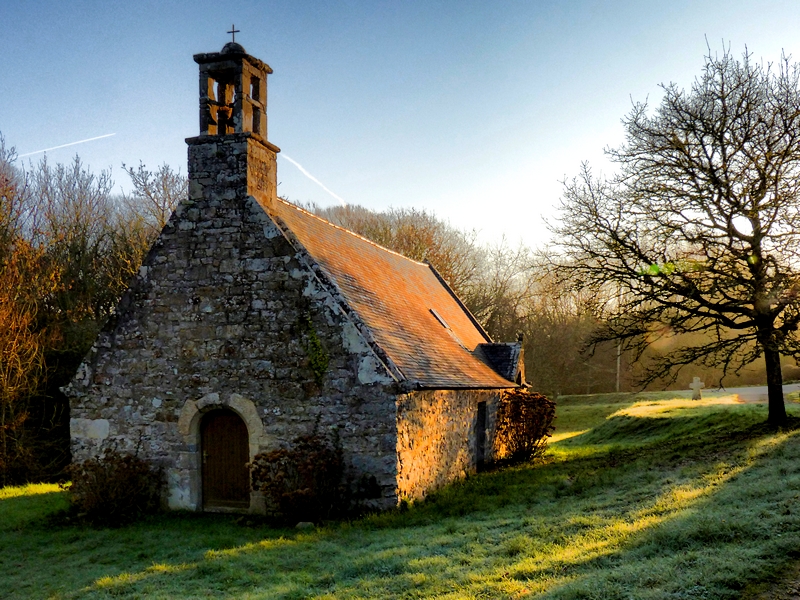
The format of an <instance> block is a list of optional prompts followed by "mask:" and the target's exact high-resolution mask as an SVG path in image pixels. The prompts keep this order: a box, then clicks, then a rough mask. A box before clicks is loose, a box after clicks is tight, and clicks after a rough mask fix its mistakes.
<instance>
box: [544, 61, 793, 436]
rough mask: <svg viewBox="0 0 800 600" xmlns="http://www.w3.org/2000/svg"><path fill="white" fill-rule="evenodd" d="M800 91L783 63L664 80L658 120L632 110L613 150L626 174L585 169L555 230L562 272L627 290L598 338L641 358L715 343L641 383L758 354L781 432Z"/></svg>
mask: <svg viewBox="0 0 800 600" xmlns="http://www.w3.org/2000/svg"><path fill="white" fill-rule="evenodd" d="M799 82H800V69H798V65H797V64H791V63H790V61H789V59H788V58H786V57H784V58H782V60H781V61H780V63H779V64H778V65H777V66H773V65H767V66H764V65H761V64H757V63H754V62H753V61H752V59H751V56H750V55H749V54H747V53H745V54H744V56H743V57H742V59H741V60H737V59H736V58H735V57H734V56H732V55H731V53H730V50H729V49H728V50H725V51H724V52H723V53H722V55H721V56H712V55H711V54H710V53H709V56H707V57H706V58H705V65H704V68H703V71H702V73H701V75H700V76H699V77H698V78H697V79H696V80H695V81H694V83H693V84H692V86H691V89H690V90H688V91H686V90H683V89H681V88H679V87H678V86H677V85H675V84H669V85H663V86H662V88H663V91H664V97H663V100H662V101H661V103H660V105H659V106H658V108H657V109H656V110H655V113H654V114H652V115H650V114H649V113H648V106H647V105H646V103H636V104H634V106H633V109H632V111H631V112H630V114H629V115H628V116H627V117H625V118H624V119H623V124H624V126H625V129H626V141H625V142H624V143H623V144H622V145H621V146H620V147H619V148H617V149H612V150H607V153H608V156H609V157H610V158H611V159H612V160H613V161H615V162H616V164H617V165H619V173H618V175H617V176H616V177H614V178H612V179H611V180H607V181H603V180H599V179H596V178H594V177H593V176H592V173H591V171H590V169H589V167H588V166H587V165H584V167H583V169H582V171H581V173H580V175H579V176H578V177H576V178H574V179H573V180H571V181H568V182H565V189H564V196H563V199H562V206H561V216H560V221H559V222H558V224H557V225H556V226H555V227H554V228H553V229H554V232H555V234H556V235H557V239H558V248H557V251H559V250H560V253H559V254H560V257H561V258H560V259H559V260H560V267H561V274H562V276H563V277H567V278H569V279H570V280H571V281H572V283H573V285H574V286H575V287H576V288H581V289H588V290H601V289H603V288H605V289H606V290H608V289H609V288H610V289H611V290H612V291H614V292H616V291H617V290H618V291H619V293H613V294H612V297H613V298H615V300H614V301H613V302H610V303H609V305H608V306H607V308H608V317H609V319H608V320H607V322H606V324H605V326H603V327H602V328H600V329H599V330H598V331H596V333H595V334H594V336H593V338H592V340H593V341H594V342H601V341H604V340H614V339H619V340H622V341H623V346H624V348H625V349H627V350H631V351H633V353H634V356H641V353H642V352H643V351H644V349H645V348H647V347H648V345H650V344H651V343H652V342H654V341H656V340H658V339H660V338H663V337H664V336H675V335H680V334H686V333H697V332H702V333H705V334H707V335H706V336H705V337H704V338H703V339H705V340H706V342H705V343H702V344H694V345H693V344H688V345H684V346H681V347H679V348H677V349H675V350H674V351H672V352H669V353H667V354H665V355H663V356H660V357H659V359H658V360H655V361H653V362H652V363H651V364H649V365H648V368H647V369H646V371H645V372H644V374H643V376H642V378H641V382H642V383H647V382H649V381H653V380H655V379H657V378H660V377H665V376H672V377H674V373H675V369H674V367H675V366H682V365H688V364H691V363H695V364H698V363H699V364H707V365H722V367H723V373H727V372H728V371H729V370H730V371H732V372H736V371H737V370H739V369H741V368H742V367H743V366H744V365H746V364H748V363H750V362H752V361H754V360H756V359H757V358H758V357H759V356H761V355H763V357H764V360H765V365H766V372H767V385H768V389H769V417H768V421H769V422H770V423H771V424H774V425H781V424H783V423H785V421H786V412H785V408H784V401H783V390H782V381H781V364H780V356H781V354H782V353H783V354H786V355H791V356H795V357H796V356H798V355H800V340H798V336H797V334H796V331H797V328H798V325H799V324H800V301H799V300H798V290H800V85H799ZM692 338H693V339H697V336H686V339H692Z"/></svg>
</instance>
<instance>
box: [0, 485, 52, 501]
mask: <svg viewBox="0 0 800 600" xmlns="http://www.w3.org/2000/svg"><path fill="white" fill-rule="evenodd" d="M60 491H61V488H60V487H59V486H58V484H57V483H27V484H25V485H17V486H14V485H10V486H8V487H3V488H0V500H6V499H8V498H18V497H19V496H36V495H38V494H52V493H54V492H60Z"/></svg>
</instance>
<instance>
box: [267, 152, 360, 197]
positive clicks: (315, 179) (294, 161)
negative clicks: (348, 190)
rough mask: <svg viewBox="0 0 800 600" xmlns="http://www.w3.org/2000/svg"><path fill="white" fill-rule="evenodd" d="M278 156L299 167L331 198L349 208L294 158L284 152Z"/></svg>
mask: <svg viewBox="0 0 800 600" xmlns="http://www.w3.org/2000/svg"><path fill="white" fill-rule="evenodd" d="M278 156H280V157H282V158H285V159H286V160H288V161H289V162H290V163H292V164H293V165H294V166H295V167H297V168H298V169H300V172H301V173H302V174H303V175H305V176H306V177H308V178H309V179H310V180H311V181H313V182H314V183H316V184H317V185H318V186H319V187H321V188H322V189H323V190H325V191H326V192H328V193H329V194H330V195H331V196H333V197H334V198H336V199H337V200H338V201H339V202H341V203H342V206H347V202H345V201H344V200H342V198H341V197H340V196H337V195H336V194H334V193H333V192H332V191H330V190H329V189H328V188H327V187H325V185H324V184H323V183H322V182H321V181H320V180H319V179H317V178H316V177H314V176H313V175H312V174H311V173H309V172H308V171H306V170H305V168H304V167H303V165H301V164H300V163H299V162H297V161H296V160H294V159H292V158H289V157H288V156H286V155H285V154H284V153H283V152H281V153H280V154H278Z"/></svg>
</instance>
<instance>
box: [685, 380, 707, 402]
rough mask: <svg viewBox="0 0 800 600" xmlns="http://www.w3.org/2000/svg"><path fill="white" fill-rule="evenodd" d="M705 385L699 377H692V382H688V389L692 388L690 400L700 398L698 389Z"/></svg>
mask: <svg viewBox="0 0 800 600" xmlns="http://www.w3.org/2000/svg"><path fill="white" fill-rule="evenodd" d="M705 385H706V384H705V383H703V382H702V381H700V378H699V377H695V378H694V380H693V381H692V383H690V384H689V389H690V390H692V400H702V398H701V396H700V390H702V389H703V387H704V386H705Z"/></svg>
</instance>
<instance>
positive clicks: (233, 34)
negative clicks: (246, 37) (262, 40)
mask: <svg viewBox="0 0 800 600" xmlns="http://www.w3.org/2000/svg"><path fill="white" fill-rule="evenodd" d="M227 33H230V34H231V41H232V42H235V41H236V34H237V33H241V31H239V30H238V29H236V26H235V25H234V24H233V23H231V30H230V31H228V32H227Z"/></svg>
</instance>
